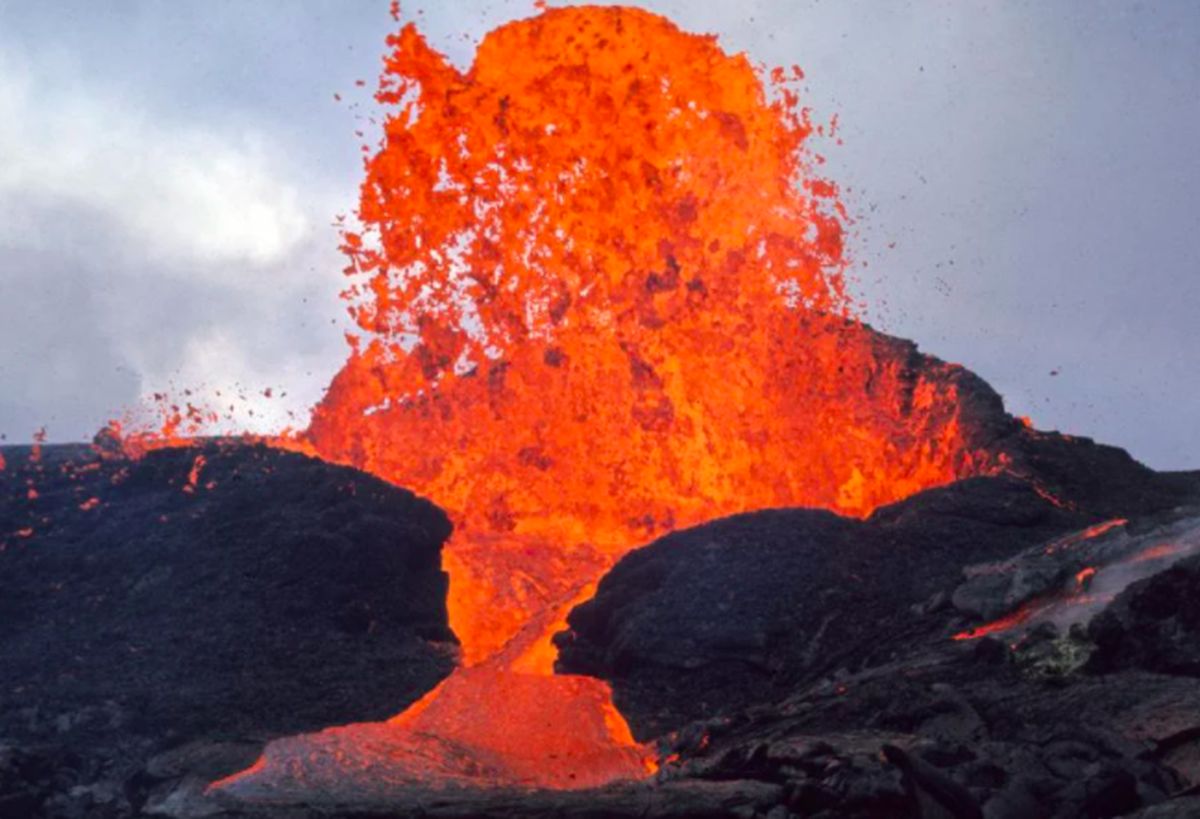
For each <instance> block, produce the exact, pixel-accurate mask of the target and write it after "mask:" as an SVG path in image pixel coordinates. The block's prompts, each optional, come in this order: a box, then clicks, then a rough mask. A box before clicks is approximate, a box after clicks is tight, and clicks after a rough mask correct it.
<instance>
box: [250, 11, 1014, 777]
mask: <svg viewBox="0 0 1200 819" xmlns="http://www.w3.org/2000/svg"><path fill="white" fill-rule="evenodd" d="M389 45H390V47H391V48H392V51H391V53H390V54H389V55H388V57H387V58H386V61H385V66H386V67H385V72H384V76H383V78H382V81H381V87H380V91H379V92H378V94H377V99H378V100H379V102H380V103H381V104H383V105H384V106H387V107H388V109H389V115H388V117H387V121H386V124H385V127H384V138H383V141H382V144H381V146H380V148H379V150H378V151H377V152H376V153H374V154H373V155H372V156H371V157H370V158H369V159H368V161H367V162H366V179H365V181H364V183H363V185H362V195H361V203H360V208H359V213H358V216H359V221H360V222H361V225H362V228H361V230H356V231H354V232H350V231H347V232H346V233H345V234H344V250H345V251H346V253H347V254H348V257H349V259H350V265H349V267H348V269H347V273H348V275H349V276H350V281H351V284H350V287H349V288H348V290H347V294H346V295H347V297H348V299H349V301H350V305H351V312H352V315H353V316H354V318H355V320H356V321H357V323H358V325H359V327H360V328H361V330H362V337H361V338H357V339H354V340H352V348H353V349H352V354H351V356H350V358H349V360H348V361H347V363H346V365H345V367H344V368H343V370H342V371H341V372H340V373H339V374H338V375H337V377H336V378H335V379H334V381H333V383H332V385H331V386H330V389H329V391H328V394H327V395H326V397H325V399H324V400H323V401H322V403H321V404H320V405H319V406H318V407H317V408H316V410H315V413H314V416H313V420H312V425H311V427H310V429H309V430H308V432H307V433H306V434H305V436H304V437H303V441H302V443H301V444H300V445H301V446H303V447H304V448H306V449H309V450H310V451H312V452H315V453H316V454H318V455H320V456H321V457H324V458H326V459H329V460H333V461H338V462H342V463H348V464H351V465H353V466H356V467H358V468H360V469H363V470H366V471H369V472H372V473H374V474H376V475H379V476H381V477H383V478H385V479H387V480H389V481H392V482H394V483H396V484H399V485H402V486H405V487H409V488H411V489H413V490H415V491H417V492H419V493H421V494H424V495H426V496H428V497H430V498H432V499H433V500H434V501H436V502H437V503H438V504H439V505H441V506H442V507H443V508H445V509H447V510H448V511H449V512H450V514H451V515H452V517H453V518H454V520H455V524H456V531H455V534H454V537H453V539H452V541H451V542H450V543H449V544H448V546H447V549H446V552H445V566H446V569H447V570H448V572H449V573H450V576H451V591H450V600H449V613H450V621H451V625H452V627H453V629H454V631H455V633H456V634H457V635H458V636H459V638H460V640H461V642H462V655H463V662H464V669H463V670H460V671H459V672H458V673H456V674H455V675H454V676H453V677H451V678H450V679H449V680H447V681H446V682H445V683H443V685H442V686H441V687H440V688H439V689H437V690H436V691H435V692H433V693H431V694H430V695H429V696H427V697H426V698H425V700H423V701H422V703H420V704H419V705H418V706H415V707H414V709H412V710H411V711H410V712H408V713H406V714H404V715H401V716H400V717H398V718H397V719H396V720H393V721H392V722H391V723H389V724H388V725H386V726H361V727H358V730H359V733H358V734H354V730H355V728H354V727H352V728H346V729H331V731H329V732H325V733H323V734H321V735H317V736H316V737H313V738H309V739H308V740H307V742H308V743H309V744H308V745H304V744H303V742H302V743H301V744H300V745H295V742H296V741H290V742H292V743H293V744H292V745H289V746H287V747H286V748H284V747H282V746H273V747H274V752H272V751H268V754H267V762H268V763H269V764H267V765H266V766H265V771H267V772H269V771H270V770H271V768H272V765H274V766H275V768H276V769H277V770H281V769H282V768H284V767H286V766H287V764H288V763H287V762H286V760H287V759H293V760H294V759H297V758H301V757H305V755H308V756H309V757H311V755H312V754H313V753H314V749H316V748H324V749H325V751H322V752H321V753H325V754H326V756H327V757H328V758H329V759H333V758H337V759H339V760H342V761H341V762H338V763H337V764H338V765H340V766H341V767H340V770H341V775H342V776H351V775H353V774H351V773H347V770H348V769H349V768H352V767H354V765H352V764H350V763H346V762H345V761H344V760H345V759H346V758H347V755H349V756H354V754H356V753H357V754H359V756H360V761H361V759H363V758H366V757H370V759H372V760H375V761H378V760H379V759H380V758H382V757H381V755H383V756H389V758H390V759H391V760H392V761H393V767H392V768H389V769H388V770H389V771H393V772H394V771H395V770H396V766H399V767H400V768H405V766H407V770H408V771H409V773H410V774H411V775H397V781H418V780H421V781H426V780H428V779H429V778H433V779H440V780H454V779H460V778H461V779H470V778H471V777H472V776H475V777H476V778H477V779H478V781H484V782H489V783H491V784H496V783H501V784H503V783H508V784H520V785H536V786H543V787H575V786H579V785H580V784H582V783H584V782H588V783H591V784H595V783H596V782H598V781H607V780H610V779H615V778H622V777H634V776H641V775H644V773H645V771H646V770H647V759H648V756H649V752H648V751H647V750H645V749H643V748H641V747H640V746H638V745H637V744H636V743H635V742H634V741H633V738H632V737H631V736H630V734H629V729H628V727H627V726H626V725H625V724H624V721H623V720H622V719H621V718H620V715H619V714H617V712H616V711H615V709H613V707H612V705H611V702H610V701H609V696H608V689H607V686H606V685H604V684H603V683H601V682H599V681H596V680H591V679H585V678H571V677H561V676H559V677H556V676H552V671H553V669H552V665H553V661H554V657H555V654H554V649H553V647H552V646H551V645H550V643H549V637H550V635H551V634H553V633H554V632H555V631H556V630H559V629H561V628H562V626H563V622H564V620H563V618H564V617H565V614H566V612H567V611H568V610H569V609H570V607H571V606H572V605H573V604H574V603H575V602H577V601H579V600H581V599H584V598H586V597H587V595H588V594H590V590H591V588H592V586H593V584H594V583H595V582H596V581H597V580H598V579H599V577H600V576H602V574H603V573H604V572H605V571H606V570H607V568H608V567H609V566H611V565H612V563H613V562H614V561H615V560H616V559H617V558H619V557H620V556H621V555H622V554H624V553H625V552H626V551H628V550H629V549H631V548H633V547H635V546H637V545H639V544H642V543H644V542H646V541H647V540H648V539H650V538H652V537H654V536H656V535H659V534H662V533H664V532H667V531H670V530H672V529H674V528H678V527H683V526H690V525H693V524H696V523H700V522H702V521H706V520H711V519H713V518H715V517H719V516H722V515H728V514H732V513H736V512H741V511H746V510H751V509H760V508H765V507H774V506H820V507H826V508H830V509H833V510H836V511H839V512H842V513H846V514H852V515H865V514H867V513H869V512H870V511H871V510H872V509H874V508H875V507H877V506H879V505H881V504H884V503H888V502H891V501H895V500H898V499H900V498H903V497H906V496H908V495H910V494H912V493H914V492H917V491H919V490H921V489H925V488H927V487H930V486H935V485H939V484H943V483H947V482H950V481H952V480H955V479H957V478H960V477H963V476H966V475H970V474H976V473H979V472H981V471H985V470H988V469H990V468H991V467H992V466H993V465H994V464H993V462H992V458H991V457H990V456H989V455H988V454H987V453H985V452H982V451H979V450H978V449H976V448H973V447H972V445H971V444H970V440H971V434H972V430H971V429H969V428H968V427H969V423H968V421H967V420H964V418H963V417H962V413H961V405H960V402H959V395H958V386H957V384H958V381H957V377H958V374H959V373H960V372H961V371H960V370H959V369H958V368H956V367H953V366H951V365H941V364H933V365H928V366H924V367H923V368H918V367H916V365H915V362H914V361H913V360H911V359H912V356H908V357H906V356H905V355H900V354H896V353H895V352H894V351H892V350H889V349H887V344H888V342H887V340H885V339H884V338H883V337H881V336H878V335H876V334H874V333H872V332H871V331H870V330H869V329H867V328H864V327H863V326H862V325H860V324H858V323H857V322H856V321H855V320H854V319H853V317H852V316H851V315H850V310H849V302H848V300H847V297H846V293H845V287H844V281H843V272H844V268H845V261H844V259H843V225H844V222H845V212H844V210H843V208H842V206H841V204H840V202H839V200H838V190H837V188H836V187H835V186H834V185H833V184H831V183H829V182H827V181H824V180H821V179H819V178H817V177H816V176H815V175H814V173H813V169H814V167H815V166H816V165H817V164H819V158H817V157H815V156H814V155H813V154H812V153H811V152H810V151H809V149H808V148H807V147H806V140H807V139H808V138H809V136H810V134H811V133H812V131H813V130H814V129H813V126H812V125H810V123H809V121H808V118H807V115H806V113H805V112H803V111H800V110H798V109H797V98H796V95H795V93H794V91H793V90H792V87H793V84H794V83H796V82H798V81H799V79H800V77H801V76H802V75H801V74H800V72H799V70H798V69H793V70H792V71H791V72H782V71H776V72H774V73H773V74H772V75H771V80H772V83H771V90H770V92H768V90H767V89H766V88H764V84H763V82H762V80H761V78H760V76H759V75H758V74H757V73H756V71H755V69H754V67H753V66H752V65H751V64H750V63H749V62H748V60H747V59H746V58H745V57H744V56H741V55H735V56H730V55H728V54H726V53H724V52H723V51H722V50H721V49H720V48H719V47H718V45H717V43H716V40H715V38H713V37H707V36H695V35H690V34H686V33H683V32H681V31H680V30H679V29H677V28H676V27H675V26H674V25H673V24H672V23H670V22H669V21H668V20H666V19H664V18H662V17H658V16H655V15H652V14H649V13H646V12H643V11H639V10H634V9H628V8H600V7H576V8H564V9H553V10H549V11H545V12H544V13H542V14H540V15H539V16H537V17H534V18H532V19H529V20H523V21H519V22H515V23H512V24H509V25H505V26H503V27H501V28H499V29H497V30H496V31H493V32H492V33H491V34H489V35H488V36H487V37H486V38H485V39H484V40H483V41H482V43H481V44H480V45H479V48H478V52H477V54H476V58H475V62H474V64H473V66H472V67H471V68H470V70H469V71H467V72H466V73H463V72H460V71H459V70H457V69H456V68H455V67H454V66H452V65H451V64H450V63H449V62H448V61H447V60H446V59H445V58H444V57H443V56H442V55H440V54H438V53H436V52H435V51H433V50H432V49H431V48H430V47H429V46H428V45H427V43H426V42H425V40H424V39H423V38H422V36H421V35H420V34H419V33H418V31H417V30H416V29H415V28H414V27H413V26H412V25H408V26H405V27H404V28H403V29H402V30H401V31H400V33H399V34H397V35H395V36H393V37H391V38H389ZM347 732H349V733H347ZM354 737H358V739H354ZM360 740H361V741H360ZM355 743H357V745H356V744H355ZM381 743H382V745H381ZM385 746H386V748H387V749H388V750H387V752H386V754H385V753H384V752H383V751H381V750H380V749H381V748H383V747H385ZM368 747H370V748H375V749H376V750H375V751H374V752H371V751H368V750H365V749H367V748H368ZM355 749H357V750H355ZM326 752H327V753H326ZM273 753H274V755H273ZM485 760H486V761H487V764H486V765H484V767H485V768H486V771H487V772H488V773H486V774H483V773H480V769H479V766H480V765H482V764H483V761H485ZM601 760H602V761H601ZM364 765H365V766H366V767H367V768H369V769H371V770H373V771H374V773H373V774H372V776H377V777H378V776H385V775H384V774H381V773H380V768H379V766H378V765H374V763H372V764H371V765H367V764H366V763H364ZM372 765H374V767H372ZM651 767H652V766H651ZM264 775H266V774H265V773H264V766H258V767H257V769H256V770H255V771H254V772H252V773H251V772H248V776H250V778H253V777H262V776H264ZM388 775H391V774H388ZM311 778H312V777H310V779H311ZM243 784H244V783H243Z"/></svg>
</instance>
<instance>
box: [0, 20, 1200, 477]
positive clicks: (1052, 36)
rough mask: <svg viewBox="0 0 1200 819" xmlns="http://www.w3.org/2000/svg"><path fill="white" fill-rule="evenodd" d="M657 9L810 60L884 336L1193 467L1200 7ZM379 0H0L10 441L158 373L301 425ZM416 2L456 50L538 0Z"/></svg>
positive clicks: (330, 363)
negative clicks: (913, 343) (239, 394)
mask: <svg viewBox="0 0 1200 819" xmlns="http://www.w3.org/2000/svg"><path fill="white" fill-rule="evenodd" d="M645 5H646V6H647V7H648V8H650V9H652V10H656V11H659V12H662V13H665V14H667V15H668V16H670V17H672V18H673V19H674V20H675V21H676V22H678V23H679V24H680V25H681V26H683V27H684V28H686V29H689V30H694V31H707V32H712V33H716V34H718V35H719V37H720V41H721V43H722V45H723V46H724V47H725V48H726V49H727V50H730V51H746V52H748V53H749V54H750V56H751V58H752V59H754V60H755V61H759V62H763V63H766V64H768V65H775V64H785V65H790V64H792V63H798V64H799V65H801V66H802V67H803V68H804V69H805V71H806V73H807V75H808V91H807V96H806V99H805V103H806V104H808V105H811V106H812V107H813V108H814V109H815V116H816V118H817V119H818V120H822V121H824V120H828V118H829V117H830V116H832V115H834V114H837V115H838V117H839V120H840V126H841V136H842V137H843V139H844V143H845V144H844V145H842V146H840V147H837V146H832V145H830V146H826V147H825V150H824V152H825V154H826V155H827V157H828V159H829V165H828V167H829V174H830V176H831V177H832V178H834V179H835V180H837V181H839V182H841V183H842V184H843V186H844V187H846V188H849V192H848V196H847V199H848V204H849V205H850V208H851V211H852V212H853V213H854V214H856V215H857V217H858V222H857V224H856V226H855V228H854V236H853V238H852V242H851V250H852V252H853V255H854V257H855V259H856V260H857V261H858V262H859V263H864V262H865V263H866V265H867V266H866V267H859V268H857V272H856V274H857V276H858V279H859V280H858V284H857V289H858V292H859V293H860V294H861V295H862V296H863V297H864V298H865V299H866V300H867V301H868V304H869V317H870V318H871V320H872V321H873V323H875V324H876V326H878V327H880V328H882V329H884V330H887V331H889V332H893V333H896V334H899V335H903V336H907V337H910V338H913V339H915V340H917V341H918V342H919V343H920V344H921V346H922V348H924V349H925V350H927V351H929V352H932V353H934V354H936V355H939V356H941V357H943V358H947V359H950V360H953V361H958V362H960V363H962V364H964V365H966V366H968V367H970V368H971V369H973V370H975V371H976V372H978V373H979V374H980V375H982V376H983V377H985V378H986V379H988V380H989V381H990V382H991V383H992V384H993V386H995V387H996V388H997V389H998V390H999V391H1000V392H1001V393H1003V394H1004V396H1005V398H1006V400H1007V402H1008V405H1009V407H1010V408H1011V409H1012V410H1013V411H1014V412H1016V413H1018V414H1029V415H1031V416H1032V418H1033V420H1034V422H1035V423H1036V424H1037V425H1038V426H1040V427H1043V428H1057V429H1062V430H1063V431H1066V432H1070V433H1073V434H1079V435H1088V436H1092V437H1095V438H1097V439H1099V440H1102V441H1105V442H1110V443H1115V444H1119V445H1121V446H1124V447H1127V448H1128V449H1130V450H1131V451H1132V452H1133V454H1134V455H1135V456H1137V457H1139V458H1140V459H1142V460H1144V461H1145V462H1147V463H1149V464H1151V465H1153V466H1156V467H1159V468H1186V467H1192V468H1195V467H1200V423H1198V419H1200V241H1197V236H1198V235H1200V158H1198V154H1197V150H1196V146H1197V145H1200V4H1196V3H1193V2H1190V0H1177V2H1170V1H1169V0H1159V2H1150V3H1139V2H1107V1H1106V0H1097V1H1096V2H1086V3H1085V2H1065V1H1064V2H1056V3H1046V2H1040V1H1039V2H1016V1H1015V0H1002V1H1001V0H997V2H983V1H982V0H979V1H978V2H960V0H946V2H938V1H937V0H927V1H924V2H916V1H914V2H908V3H899V2H896V3H888V2H883V0H865V1H864V2H855V1H851V0H843V1H842V2H836V3H835V2H829V1H828V0H825V2H820V0H787V1H785V0H777V1H775V2H772V1H771V0H759V2H754V1H753V0H735V1H733V2H728V1H721V2H717V1H715V0H714V1H713V2H706V3H697V2H691V1H690V0H655V1H654V2H648V3H646V4H645ZM386 6H387V4H386V2H384V0H380V2H358V3H353V4H351V3H346V2H344V1H343V0H328V1H327V0H305V2H279V3H275V4H267V3H257V2H256V3H249V2H230V1H228V0H226V1H224V2H221V1H219V0H217V1H213V0H209V2H198V1H197V2H183V0H161V2H151V0H141V1H140V2H139V0H125V1H124V2H118V3H108V4H97V3H95V2H91V0H88V2H82V1H80V2H76V1H75V0H56V2H53V3H35V2H18V1H17V0H0V432H4V433H7V434H8V437H9V440H10V441H11V440H27V439H28V437H29V435H30V434H31V433H32V432H33V431H34V430H35V429H37V428H38V427H40V426H42V425H43V424H45V425H47V426H48V428H49V431H50V434H51V437H52V438H55V439H60V440H61V439H73V438H82V437H89V436H90V435H91V433H92V432H94V431H95V430H96V429H97V428H98V427H99V426H100V425H101V423H102V422H103V421H104V420H105V419H106V418H108V417H110V416H112V415H114V414H115V413H117V412H118V411H119V410H120V409H121V408H122V407H125V406H129V405H132V404H135V403H136V402H137V400H138V396H139V395H141V394H143V393H144V392H149V391H152V390H154V389H161V388H163V387H165V386H168V385H169V384H172V383H173V384H175V385H176V386H177V387H179V388H183V387H189V386H190V387H201V388H202V389H203V390H207V391H212V390H215V389H224V390H226V391H229V390H230V389H231V388H232V387H233V386H234V385H236V384H240V385H242V387H243V388H244V389H245V390H246V391H247V394H248V395H249V397H250V399H251V400H249V401H247V402H245V403H239V407H242V408H245V407H250V408H253V409H254V410H255V413H256V416H255V418H254V419H247V420H248V421H250V422H251V423H253V424H255V425H257V427H258V428H260V429H269V428H271V427H272V426H278V425H280V424H283V423H286V422H287V421H288V417H287V412H288V411H291V412H294V413H296V414H297V416H298V422H299V423H302V422H303V416H304V413H305V410H306V409H307V407H308V406H310V405H311V404H312V403H313V402H314V401H315V400H316V399H317V398H319V396H320V394H321V390H322V388H323V387H324V386H325V385H326V384H327V383H328V382H329V379H330V377H331V376H332V375H333V373H334V372H335V371H336V370H337V368H338V366H339V365H340V363H341V361H342V360H343V358H344V353H345V350H344V347H343V343H342V336H341V333H342V329H343V327H344V325H343V322H342V308H341V306H340V303H339V302H338V300H337V296H336V294H337V291H338V290H339V289H340V287H341V286H342V277H341V275H340V273H339V271H340V269H341V266H342V263H341V260H340V258H339V257H338V254H337V253H336V250H335V249H334V248H335V244H336V234H335V233H334V231H333V229H332V228H331V227H330V224H331V221H332V218H333V216H334V215H335V214H337V213H339V212H346V211H348V210H349V209H350V208H351V207H352V205H353V202H354V199H355V195H356V189H357V185H358V182H359V176H360V159H359V152H358V146H359V144H360V143H361V140H360V139H359V138H358V137H356V136H355V135H354V131H355V130H356V129H358V128H362V127H363V126H364V125H365V126H367V130H368V132H369V131H370V123H369V122H366V121H364V119H363V118H364V117H368V116H370V115H371V114H372V113H373V110H372V108H371V104H370V102H369V96H368V91H369V88H370V86H371V85H373V81H374V79H375V77H376V75H377V72H378V65H379V58H380V56H381V54H382V49H383V38H384V36H385V35H386V33H387V32H388V31H389V30H390V27H391V25H392V22H391V20H390V18H389V16H388V14H387V9H386ZM404 8H405V11H406V13H407V14H410V15H411V16H415V17H417V19H419V20H420V21H421V22H422V26H423V28H424V29H425V31H426V32H427V33H428V34H429V36H430V39H431V41H432V42H433V44H434V45H435V47H438V48H440V49H442V50H443V51H446V52H447V53H449V54H450V55H451V57H452V58H453V59H454V60H455V61H456V62H457V63H458V64H459V65H461V66H465V65H466V64H467V63H469V60H470V57H471V53H472V51H473V48H474V43H475V42H476V41H477V40H478V38H479V37H480V36H481V35H482V34H483V33H484V32H485V31H487V30H488V29H490V28H492V27H493V26H495V25H497V24H499V23H501V22H504V21H506V20H509V19H512V18H514V17H520V16H526V15H527V14H529V13H532V2H526V1H525V0H522V2H517V1H516V0H512V2H466V0H462V1H460V2H442V3H436V4H435V3H429V4H427V5H426V6H425V9H424V11H422V12H420V13H418V8H419V6H418V4H416V3H406V4H404ZM358 79H364V80H367V81H368V88H367V89H359V88H356V87H355V85H354V82H355V80H358ZM335 93H337V94H340V95H341V96H342V97H343V100H342V101H341V102H337V101H335V100H334V94H335ZM266 387H272V388H274V390H275V393H274V395H275V397H273V398H271V399H266V398H264V397H261V396H260V395H259V393H260V392H261V390H263V389H264V388H266ZM280 391H287V393H288V395H287V397H286V398H282V399H281V398H279V397H278V395H279V392H280ZM256 396H257V397H256Z"/></svg>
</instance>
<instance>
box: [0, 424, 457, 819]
mask: <svg viewBox="0 0 1200 819" xmlns="http://www.w3.org/2000/svg"><path fill="white" fill-rule="evenodd" d="M3 456H4V460H5V461H6V468H5V469H3V470H0V499H2V500H0V533H2V534H0V541H2V542H3V547H2V548H0V816H4V817H13V819H16V818H17V817H24V816H39V815H63V816H70V815H83V816H105V815H114V816H120V815H127V814H129V813H132V812H136V811H137V810H138V809H139V808H141V807H142V806H143V804H144V803H145V801H146V799H147V798H148V797H150V796H151V794H152V792H153V791H154V789H155V788H156V787H157V786H158V785H159V784H161V783H163V782H166V783H170V782H172V781H175V780H179V779H180V778H182V777H187V776H189V775H191V776H196V777H202V778H204V783H205V784H206V783H207V782H208V781H211V780H212V779H215V778H217V777H219V776H223V775H227V774H230V773H233V772H235V771H236V770H239V769H241V768H243V767H245V766H246V765H248V764H250V763H251V762H253V761H254V759H255V757H256V756H257V754H258V752H259V750H260V749H261V746H262V744H263V743H264V742H265V741H266V740H268V739H270V738H272V737H275V736H279V735H281V734H289V733H295V732H298V731H305V730H314V729H317V728H321V727H323V726H326V725H330V724H335V723H338V722H345V721H349V720H351V719H355V718H359V719H361V718H362V717H363V716H364V715H372V716H374V717H376V718H384V717H386V716H389V715H391V714H393V713H394V712H395V711H396V710H397V709H398V708H400V707H403V706H404V705H406V704H407V703H409V702H412V701H413V700H415V699H416V698H417V697H419V696H420V695H422V694H424V693H425V692H426V691H428V690H429V689H430V688H432V687H433V686H434V685H435V684H436V683H437V682H438V681H439V680H441V679H442V678H443V677H444V676H445V675H446V674H447V673H449V671H450V669H451V667H452V666H453V662H454V659H453V657H454V646H453V640H454V637H453V635H452V633H451V632H450V630H449V628H448V627H447V620H446V603H445V597H446V586H447V578H446V575H445V574H444V572H443V571H442V569H441V562H440V550H441V546H442V543H443V541H444V540H445V539H446V538H447V536H448V535H449V533H450V524H449V522H448V520H447V518H446V516H445V515H444V514H443V513H442V512H441V510H439V509H438V508H437V507H435V506H434V505H433V504H431V503H429V502H428V501H425V500H423V499H421V498H418V497H416V496H414V495H413V494H411V493H409V492H406V491H404V490H402V489H397V488H395V487H393V486H390V485H389V484H386V483H384V482H383V481H380V480H378V479H376V478H373V477H371V476H369V475H365V474H363V473H360V472H357V471H355V470H352V469H347V468H344V467H338V466H333V465H330V464H327V463H324V462H322V461H318V460H315V459H312V458H309V457H306V456H303V455H299V454H295V453H291V452H284V451H281V450H278V449H271V448H268V447H266V446H261V445H244V444H233V443H221V444H215V443H211V444H199V445H196V446H191V447H184V448H172V449H162V450H157V451H152V452H150V453H148V454H146V455H145V456H144V457H141V458H139V459H129V458H126V457H124V456H121V455H119V454H115V453H112V452H106V451H104V450H103V449H101V448H94V447H87V446H51V447H36V448H30V447H24V448H18V447H7V448H5V449H4V451H3Z"/></svg>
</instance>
